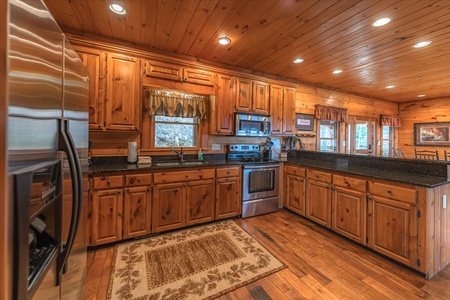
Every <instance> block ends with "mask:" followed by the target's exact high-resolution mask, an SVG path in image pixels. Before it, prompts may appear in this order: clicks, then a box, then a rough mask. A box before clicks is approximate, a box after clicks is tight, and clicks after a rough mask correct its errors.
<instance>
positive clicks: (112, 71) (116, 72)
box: [105, 53, 141, 130]
mask: <svg viewBox="0 0 450 300" xmlns="http://www.w3.org/2000/svg"><path fill="white" fill-rule="evenodd" d="M107 69H108V76H107V83H106V112H105V121H106V129H108V130H138V129H139V116H140V113H139V112H140V111H141V105H140V103H141V101H140V99H141V97H140V95H141V85H140V74H139V70H140V66H139V60H137V59H135V58H131V57H126V56H122V55H116V54H112V53H109V54H108V66H107Z"/></svg>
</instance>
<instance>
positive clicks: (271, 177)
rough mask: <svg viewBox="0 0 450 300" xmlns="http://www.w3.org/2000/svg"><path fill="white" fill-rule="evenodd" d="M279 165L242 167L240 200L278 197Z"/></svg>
mask: <svg viewBox="0 0 450 300" xmlns="http://www.w3.org/2000/svg"><path fill="white" fill-rule="evenodd" d="M279 169H280V167H279V165H270V166H269V165H256V166H255V165H251V166H250V165H249V166H245V165H244V172H243V181H242V182H243V187H242V200H243V201H246V200H254V199H261V198H268V197H277V196H278V173H279Z"/></svg>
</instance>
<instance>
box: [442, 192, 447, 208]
mask: <svg viewBox="0 0 450 300" xmlns="http://www.w3.org/2000/svg"><path fill="white" fill-rule="evenodd" d="M446 207H447V195H443V196H442V208H446Z"/></svg>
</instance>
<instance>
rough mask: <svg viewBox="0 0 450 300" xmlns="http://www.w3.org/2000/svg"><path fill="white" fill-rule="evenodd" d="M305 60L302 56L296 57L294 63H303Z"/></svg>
mask: <svg viewBox="0 0 450 300" xmlns="http://www.w3.org/2000/svg"><path fill="white" fill-rule="evenodd" d="M302 62H303V59H302V58H296V59H294V64H300V63H302Z"/></svg>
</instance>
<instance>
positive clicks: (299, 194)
mask: <svg viewBox="0 0 450 300" xmlns="http://www.w3.org/2000/svg"><path fill="white" fill-rule="evenodd" d="M305 176H306V169H305V168H301V167H296V166H290V165H286V166H285V168H284V182H285V184H284V186H285V189H284V192H285V195H284V206H285V207H286V208H288V209H290V210H292V211H294V212H296V213H298V214H299V215H301V216H305V205H306V202H305V196H306V178H305Z"/></svg>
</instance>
